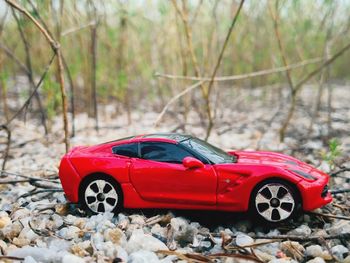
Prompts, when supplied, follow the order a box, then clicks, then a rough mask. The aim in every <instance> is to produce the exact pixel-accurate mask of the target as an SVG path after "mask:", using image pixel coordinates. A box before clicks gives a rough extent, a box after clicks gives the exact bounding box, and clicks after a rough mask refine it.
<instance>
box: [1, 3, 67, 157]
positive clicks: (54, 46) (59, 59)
mask: <svg viewBox="0 0 350 263" xmlns="http://www.w3.org/2000/svg"><path fill="white" fill-rule="evenodd" d="M5 1H6V3H8V4H9V5H10V6H11V7H13V8H14V9H16V10H18V11H19V12H21V13H23V14H24V15H25V16H26V17H27V18H28V19H29V20H31V21H32V22H33V23H34V25H35V26H36V27H37V28H38V29H39V30H40V32H41V33H42V34H43V35H44V36H45V38H46V40H47V41H48V42H49V43H50V46H51V48H52V50H53V51H54V52H55V54H56V55H57V65H58V73H59V74H58V75H59V83H60V89H61V98H62V113H63V114H62V116H63V127H64V142H65V146H66V152H68V150H69V135H68V117H67V97H66V91H65V86H64V77H63V63H62V53H61V49H60V44H59V43H58V42H57V41H56V40H55V39H54V38H53V37H52V35H51V34H50V33H49V32H48V31H47V30H46V29H45V27H44V26H42V25H41V24H40V23H39V22H38V21H37V20H36V19H35V18H34V17H33V16H32V15H31V14H30V13H29V12H28V11H27V10H26V9H24V8H23V7H22V6H20V5H19V4H18V3H16V2H15V1H14V0H5Z"/></svg>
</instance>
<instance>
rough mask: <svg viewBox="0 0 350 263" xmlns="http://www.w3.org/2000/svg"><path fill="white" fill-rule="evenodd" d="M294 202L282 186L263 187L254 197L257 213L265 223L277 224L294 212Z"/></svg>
mask: <svg viewBox="0 0 350 263" xmlns="http://www.w3.org/2000/svg"><path fill="white" fill-rule="evenodd" d="M294 206H295V200H294V197H293V194H292V193H291V191H290V190H289V189H288V188H287V187H286V186H285V185H283V184H280V183H269V184H265V185H263V186H262V187H261V188H260V189H259V190H258V192H257V194H256V196H255V207H256V210H257V212H258V213H259V214H260V215H261V216H262V217H263V218H264V219H265V220H267V221H270V222H279V221H282V220H284V219H287V218H288V217H289V216H290V215H291V214H292V213H293V211H294Z"/></svg>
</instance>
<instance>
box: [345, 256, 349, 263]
mask: <svg viewBox="0 0 350 263" xmlns="http://www.w3.org/2000/svg"><path fill="white" fill-rule="evenodd" d="M343 263H350V255H349V256H347V257H346V258H344V260H343Z"/></svg>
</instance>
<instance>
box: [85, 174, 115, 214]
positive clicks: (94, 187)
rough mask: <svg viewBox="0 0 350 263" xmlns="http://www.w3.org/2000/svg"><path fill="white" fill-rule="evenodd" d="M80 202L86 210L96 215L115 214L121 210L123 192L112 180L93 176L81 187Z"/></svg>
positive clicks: (106, 177) (101, 176)
mask: <svg viewBox="0 0 350 263" xmlns="http://www.w3.org/2000/svg"><path fill="white" fill-rule="evenodd" d="M80 201H81V203H82V204H83V206H84V208H85V209H87V210H89V211H90V212H92V213H94V214H98V213H104V212H113V213H114V212H116V211H117V210H119V209H120V208H121V204H122V192H121V189H120V187H119V185H118V184H117V183H116V182H115V181H114V180H113V179H112V178H109V177H108V176H103V175H91V176H90V177H89V178H88V179H87V180H85V181H84V182H83V183H82V185H81V189H80Z"/></svg>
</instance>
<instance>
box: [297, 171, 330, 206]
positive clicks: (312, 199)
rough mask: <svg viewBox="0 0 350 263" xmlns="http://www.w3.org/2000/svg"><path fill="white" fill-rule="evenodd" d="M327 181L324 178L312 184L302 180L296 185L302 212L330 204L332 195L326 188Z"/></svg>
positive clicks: (326, 178) (325, 177) (326, 177)
mask: <svg viewBox="0 0 350 263" xmlns="http://www.w3.org/2000/svg"><path fill="white" fill-rule="evenodd" d="M328 180H329V178H328V176H324V177H321V178H318V179H317V180H316V181H314V182H308V181H306V180H302V181H300V182H299V183H298V187H299V189H300V193H301V197H302V200H303V204H302V205H303V210H304V211H310V210H314V209H316V208H320V207H322V206H324V205H326V204H328V203H330V202H332V195H331V193H330V192H329V191H328V186H327V183H328Z"/></svg>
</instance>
